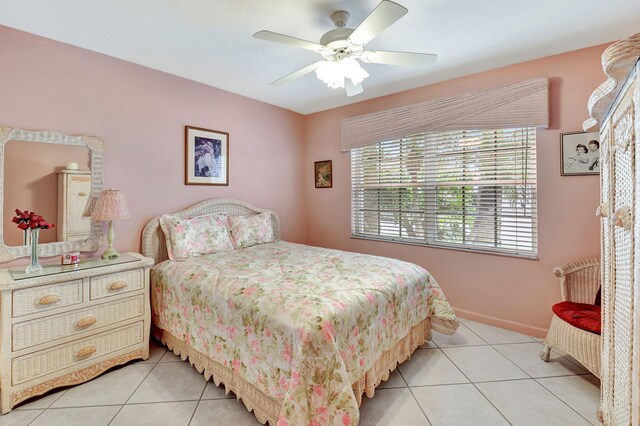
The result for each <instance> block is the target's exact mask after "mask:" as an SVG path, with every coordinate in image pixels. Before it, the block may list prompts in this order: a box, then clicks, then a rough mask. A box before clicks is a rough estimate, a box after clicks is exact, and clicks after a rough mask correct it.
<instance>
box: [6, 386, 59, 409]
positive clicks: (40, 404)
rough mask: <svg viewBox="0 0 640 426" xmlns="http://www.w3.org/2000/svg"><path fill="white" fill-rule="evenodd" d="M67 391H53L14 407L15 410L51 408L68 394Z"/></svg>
mask: <svg viewBox="0 0 640 426" xmlns="http://www.w3.org/2000/svg"><path fill="white" fill-rule="evenodd" d="M66 391H67V390H66V389H62V390H58V391H55V390H54V391H52V392H50V393H48V394H46V395H41V396H36V397H33V398H30V399H28V400H26V401H24V402H23V403H21V404H20V405H18V406H16V407H14V408H13V409H14V410H39V409H45V408H49V407H50V406H51V404H53V403H54V402H56V400H57V399H58V398H60V397H61V396H62V395H64V393H65V392H66Z"/></svg>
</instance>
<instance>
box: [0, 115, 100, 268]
mask: <svg viewBox="0 0 640 426" xmlns="http://www.w3.org/2000/svg"><path fill="white" fill-rule="evenodd" d="M9 141H18V142H19V141H25V142H43V143H52V144H58V145H75V146H80V147H86V148H89V150H90V151H91V200H93V201H95V200H96V199H97V197H98V196H99V195H100V191H102V163H103V161H104V152H105V150H104V141H103V140H102V139H100V138H99V137H97V136H71V135H66V134H64V133H59V132H53V131H46V130H44V131H31V130H22V129H16V128H13V127H9V126H2V125H0V224H2V223H4V222H3V220H4V218H3V217H2V216H3V214H4V208H3V205H4V185H5V180H4V160H5V158H4V148H5V144H6V143H7V142H9ZM3 233H4V230H3V227H2V226H0V262H8V261H10V260H14V259H18V258H21V257H28V256H29V252H30V247H29V246H15V247H11V246H7V245H5V244H4V235H3ZM103 242H104V232H103V229H102V223H100V222H92V223H91V236H90V237H89V238H87V239H86V240H80V241H59V242H54V243H44V244H40V245H39V247H40V256H42V257H50V256H57V255H60V254H62V253H65V252H68V251H96V250H98V249H99V248H100V247H102V244H103Z"/></svg>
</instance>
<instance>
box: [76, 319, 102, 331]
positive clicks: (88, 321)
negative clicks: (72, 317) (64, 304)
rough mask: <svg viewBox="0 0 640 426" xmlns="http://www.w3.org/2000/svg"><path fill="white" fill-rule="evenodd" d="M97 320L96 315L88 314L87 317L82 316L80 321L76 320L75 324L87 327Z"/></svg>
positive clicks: (79, 326)
mask: <svg viewBox="0 0 640 426" xmlns="http://www.w3.org/2000/svg"><path fill="white" fill-rule="evenodd" d="M97 321H98V320H97V319H96V317H94V316H89V317H84V318H82V319H81V320H80V321H78V323H77V324H76V325H77V326H78V328H87V327H91V326H92V325H93V324H95V323H96V322H97Z"/></svg>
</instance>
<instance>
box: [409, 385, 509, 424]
mask: <svg viewBox="0 0 640 426" xmlns="http://www.w3.org/2000/svg"><path fill="white" fill-rule="evenodd" d="M411 391H412V392H413V394H414V395H415V397H416V399H417V400H418V403H419V404H420V406H421V407H422V409H423V410H424V412H425V414H426V415H427V418H428V419H429V423H431V424H432V425H433V426H439V425H442V426H477V425H508V424H509V422H507V421H506V420H505V418H504V417H502V415H501V414H500V413H499V412H498V410H496V409H495V407H493V405H491V403H490V402H489V401H488V400H487V399H486V398H485V397H484V396H483V395H482V394H481V393H480V392H479V391H478V389H476V387H475V386H473V385H472V384H465V385H443V386H425V387H418V388H412V389H411Z"/></svg>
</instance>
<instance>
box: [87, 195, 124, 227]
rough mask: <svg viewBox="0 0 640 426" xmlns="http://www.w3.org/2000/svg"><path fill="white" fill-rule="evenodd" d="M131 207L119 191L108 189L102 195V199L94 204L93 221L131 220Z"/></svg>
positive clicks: (92, 209) (92, 210) (99, 198)
mask: <svg viewBox="0 0 640 426" xmlns="http://www.w3.org/2000/svg"><path fill="white" fill-rule="evenodd" d="M129 217H130V215H129V207H127V201H126V200H125V199H124V195H122V193H121V192H120V191H118V190H117V189H107V190H104V191H102V192H101V193H100V197H98V199H97V200H96V201H95V202H94V203H93V206H92V208H91V219H93V220H97V221H101V220H124V219H129Z"/></svg>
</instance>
